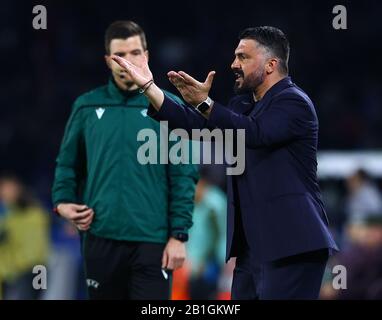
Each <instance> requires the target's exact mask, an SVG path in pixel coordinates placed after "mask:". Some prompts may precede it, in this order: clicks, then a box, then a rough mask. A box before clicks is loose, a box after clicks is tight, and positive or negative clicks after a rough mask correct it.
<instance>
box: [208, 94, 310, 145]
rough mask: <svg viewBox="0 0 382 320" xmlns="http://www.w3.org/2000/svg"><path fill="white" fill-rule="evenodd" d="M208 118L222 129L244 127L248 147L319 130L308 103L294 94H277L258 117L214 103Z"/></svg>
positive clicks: (270, 143) (274, 143)
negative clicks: (236, 111) (239, 112)
mask: <svg viewBox="0 0 382 320" xmlns="http://www.w3.org/2000/svg"><path fill="white" fill-rule="evenodd" d="M312 108H313V106H312ZM210 121H212V122H213V123H214V124H215V125H216V126H217V127H218V128H221V129H234V130H236V129H244V130H245V143H246V146H247V147H249V148H258V147H262V146H272V145H277V144H282V143H285V142H288V141H291V140H293V139H296V138H299V137H302V136H306V135H307V133H309V132H312V130H313V131H314V130H318V121H317V118H316V116H315V113H314V112H312V110H311V106H310V105H309V104H308V102H307V101H305V100H304V99H303V98H301V97H299V96H297V95H280V96H276V97H275V98H274V101H272V105H271V106H270V107H269V109H268V110H266V111H264V112H263V113H261V114H260V115H259V116H257V117H252V116H246V115H243V114H238V113H235V112H234V111H233V110H232V109H230V108H226V107H224V106H223V105H221V104H219V103H216V102H215V104H214V106H213V109H212V110H211V113H210Z"/></svg>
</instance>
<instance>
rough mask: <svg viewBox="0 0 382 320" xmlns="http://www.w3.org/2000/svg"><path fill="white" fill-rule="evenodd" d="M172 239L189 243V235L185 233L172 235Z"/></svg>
mask: <svg viewBox="0 0 382 320" xmlns="http://www.w3.org/2000/svg"><path fill="white" fill-rule="evenodd" d="M172 237H173V238H175V239H176V240H179V241H182V242H186V241H188V234H187V233H184V232H177V233H174V234H172Z"/></svg>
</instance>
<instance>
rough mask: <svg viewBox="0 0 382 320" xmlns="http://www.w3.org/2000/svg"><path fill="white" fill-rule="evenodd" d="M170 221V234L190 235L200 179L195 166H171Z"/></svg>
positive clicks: (169, 172)
mask: <svg viewBox="0 0 382 320" xmlns="http://www.w3.org/2000/svg"><path fill="white" fill-rule="evenodd" d="M168 179H169V221H170V234H171V235H174V234H175V233H177V232H182V233H188V229H189V228H191V226H192V212H193V210H194V196H195V186H196V183H197V181H198V179H199V174H198V169H197V166H196V165H193V164H182V163H179V164H171V163H170V164H169V165H168Z"/></svg>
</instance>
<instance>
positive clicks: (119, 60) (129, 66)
mask: <svg viewBox="0 0 382 320" xmlns="http://www.w3.org/2000/svg"><path fill="white" fill-rule="evenodd" d="M111 58H112V59H113V60H114V61H115V62H116V63H118V64H119V65H120V66H121V67H122V68H123V69H125V70H126V71H127V72H131V71H132V68H133V67H134V65H133V64H132V63H131V62H129V61H127V60H126V59H123V58H121V57H118V56H115V55H112V56H111Z"/></svg>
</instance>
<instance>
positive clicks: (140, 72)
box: [111, 55, 153, 88]
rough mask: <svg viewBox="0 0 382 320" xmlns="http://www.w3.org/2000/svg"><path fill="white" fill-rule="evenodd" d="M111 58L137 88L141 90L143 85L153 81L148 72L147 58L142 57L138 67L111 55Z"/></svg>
mask: <svg viewBox="0 0 382 320" xmlns="http://www.w3.org/2000/svg"><path fill="white" fill-rule="evenodd" d="M111 58H112V59H113V60H114V61H115V62H116V63H118V64H119V65H120V66H121V68H123V70H125V71H126V72H127V73H128V74H129V75H130V77H131V79H132V80H133V81H134V83H135V84H136V85H137V86H138V87H140V88H142V87H143V86H144V85H145V84H147V83H148V82H149V81H150V80H152V79H153V75H152V73H151V71H150V68H149V65H148V62H147V57H146V56H145V55H143V57H142V61H141V63H140V64H139V65H135V64H133V63H131V62H129V61H127V60H126V59H124V58H121V57H119V56H116V55H112V56H111Z"/></svg>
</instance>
